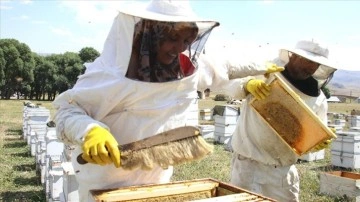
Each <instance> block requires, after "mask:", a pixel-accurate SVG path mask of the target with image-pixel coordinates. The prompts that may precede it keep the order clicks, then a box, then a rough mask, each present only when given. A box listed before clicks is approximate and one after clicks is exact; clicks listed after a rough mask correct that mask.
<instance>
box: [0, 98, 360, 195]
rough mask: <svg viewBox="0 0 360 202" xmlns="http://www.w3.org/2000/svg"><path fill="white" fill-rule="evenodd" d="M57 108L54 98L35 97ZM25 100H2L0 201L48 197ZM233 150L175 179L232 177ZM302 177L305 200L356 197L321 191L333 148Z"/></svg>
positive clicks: (302, 167)
mask: <svg viewBox="0 0 360 202" xmlns="http://www.w3.org/2000/svg"><path fill="white" fill-rule="evenodd" d="M33 103H39V104H41V105H42V106H44V107H46V108H48V109H50V111H51V114H54V110H53V108H52V106H51V103H50V102H43V101H39V102H36V101H34V102H33ZM218 104H219V105H222V104H224V103H223V102H214V101H212V100H210V99H207V100H201V101H200V102H199V108H211V107H212V106H214V105H218ZM359 107H360V105H359V104H330V106H329V111H332V112H341V113H347V114H348V113H349V112H350V111H351V110H352V109H359ZM22 109H23V101H22V100H0V170H1V172H0V186H1V187H0V201H4V202H10V201H21V202H23V201H24V202H26V201H45V195H44V191H43V187H42V186H41V185H40V181H39V179H40V178H39V175H38V174H37V173H36V171H35V161H34V160H35V159H34V157H31V155H30V148H29V146H28V145H27V144H26V142H25V141H24V140H23V139H22V137H21V136H22V113H23V112H22ZM230 157H231V153H230V152H228V151H225V150H224V148H223V145H219V144H215V151H214V154H213V155H211V156H208V157H206V158H205V159H203V160H201V161H197V162H193V163H189V164H184V165H181V166H177V167H176V168H175V174H174V176H173V178H172V180H173V181H177V180H188V179H199V178H214V179H217V180H220V181H223V182H228V181H229V173H230ZM296 166H297V168H298V170H299V174H300V179H301V184H300V187H301V193H300V200H301V201H302V202H309V201H323V202H333V201H334V202H335V201H337V202H340V201H344V202H347V201H355V199H351V198H347V197H345V196H344V197H337V198H335V197H330V196H327V195H322V194H320V193H319V173H320V172H324V171H330V170H339V169H340V168H333V167H332V166H331V163H330V152H329V150H327V151H326V155H325V159H324V160H320V161H316V162H302V163H298V164H297V165H296Z"/></svg>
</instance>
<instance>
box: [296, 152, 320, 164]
mask: <svg viewBox="0 0 360 202" xmlns="http://www.w3.org/2000/svg"><path fill="white" fill-rule="evenodd" d="M324 158H325V149H322V150H319V151H316V152H309V153H307V154H304V155H302V156H300V157H299V159H300V160H303V161H308V162H311V161H317V160H322V159H324Z"/></svg>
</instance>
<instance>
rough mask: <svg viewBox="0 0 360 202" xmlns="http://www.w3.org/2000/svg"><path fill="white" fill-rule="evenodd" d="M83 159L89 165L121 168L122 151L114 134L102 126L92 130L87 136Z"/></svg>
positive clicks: (83, 147)
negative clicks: (112, 164)
mask: <svg viewBox="0 0 360 202" xmlns="http://www.w3.org/2000/svg"><path fill="white" fill-rule="evenodd" d="M82 149H83V154H82V158H83V159H84V160H86V161H87V162H89V163H95V164H99V165H106V164H110V163H114V165H115V167H117V168H118V167H120V151H119V148H118V143H117V141H116V140H115V138H114V137H113V136H112V134H111V133H110V132H109V131H108V130H106V129H105V128H102V127H100V126H96V127H94V128H93V129H91V130H90V131H89V132H88V134H86V136H85V140H84V144H83V146H82Z"/></svg>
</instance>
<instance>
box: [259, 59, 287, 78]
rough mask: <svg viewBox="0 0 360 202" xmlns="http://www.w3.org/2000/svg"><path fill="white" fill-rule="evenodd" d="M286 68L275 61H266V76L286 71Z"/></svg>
mask: <svg viewBox="0 0 360 202" xmlns="http://www.w3.org/2000/svg"><path fill="white" fill-rule="evenodd" d="M284 70H285V68H284V67H280V66H277V65H276V64H274V63H271V62H268V63H266V73H265V75H264V76H265V77H266V78H268V77H269V75H270V74H271V73H275V72H281V71H284Z"/></svg>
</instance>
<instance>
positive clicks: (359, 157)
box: [331, 151, 360, 169]
mask: <svg viewBox="0 0 360 202" xmlns="http://www.w3.org/2000/svg"><path fill="white" fill-rule="evenodd" d="M331 165H333V166H339V167H343V168H352V169H358V168H360V154H359V153H355V154H354V153H346V152H342V151H331Z"/></svg>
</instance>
